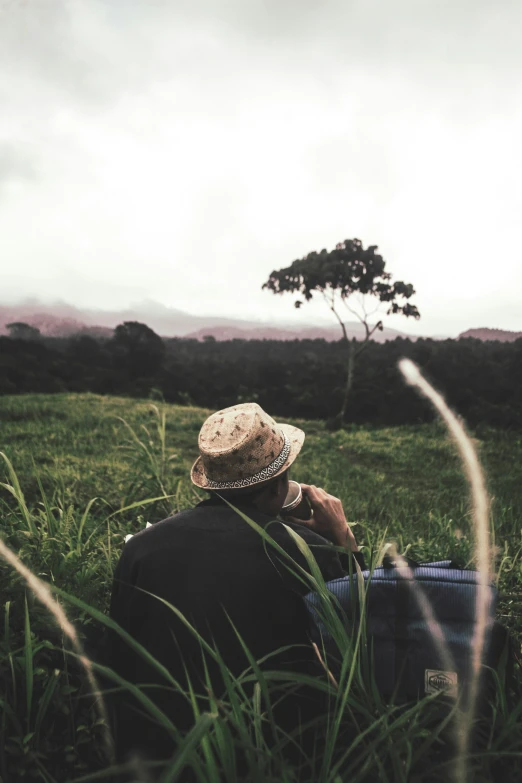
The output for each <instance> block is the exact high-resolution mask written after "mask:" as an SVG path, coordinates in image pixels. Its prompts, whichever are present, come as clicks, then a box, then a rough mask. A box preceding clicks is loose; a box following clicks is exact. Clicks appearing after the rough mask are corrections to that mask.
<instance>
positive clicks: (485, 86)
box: [0, 0, 522, 335]
mask: <svg viewBox="0 0 522 783" xmlns="http://www.w3.org/2000/svg"><path fill="white" fill-rule="evenodd" d="M0 9H1V10H0V106H1V113H0V266H1V278H0V286H1V288H0V301H2V302H15V301H19V300H21V299H23V298H25V297H28V296H37V297H39V298H40V299H42V300H44V301H53V300H58V299H61V300H65V301H67V302H70V303H72V304H76V305H80V306H88V307H98V308H106V309H109V308H110V309H114V308H123V307H126V306H128V305H130V304H132V303H135V302H139V301H141V300H144V299H149V300H150V299H152V300H156V301H158V302H160V303H162V304H163V305H168V306H171V307H175V308H179V309H182V310H187V311H189V312H193V313H198V314H206V313H212V314H223V315H228V316H235V315H237V316H238V317H256V318H260V319H266V320H269V319H277V320H289V319H293V320H295V321H307V322H310V321H312V320H317V319H319V318H320V317H321V316H323V317H324V318H328V313H327V312H326V311H324V309H323V307H324V305H323V303H322V302H318V303H317V305H314V306H312V307H309V306H306V307H303V308H302V309H301V310H299V311H296V310H295V309H294V308H293V307H292V299H291V298H286V297H274V296H273V295H272V294H270V293H268V292H262V291H261V290H260V287H261V285H262V283H263V282H264V281H265V280H266V278H267V277H268V275H269V274H270V272H271V271H272V270H273V269H277V268H280V267H282V266H287V265H288V264H289V263H291V262H292V261H293V260H294V259H295V258H298V257H302V256H303V255H305V254H306V253H307V252H309V251H311V250H320V249H321V248H323V247H327V248H331V247H333V246H334V245H335V244H336V242H338V241H340V240H342V239H346V238H353V237H357V238H360V239H361V240H362V241H363V243H364V244H365V245H366V244H376V245H378V246H379V249H380V252H381V253H382V254H383V256H384V258H385V260H386V261H387V267H388V269H389V271H390V272H392V273H393V275H394V277H395V278H398V279H403V280H405V281H406V282H411V283H413V284H414V286H415V288H416V290H417V296H416V297H415V300H414V301H415V303H416V304H417V305H418V307H419V309H420V310H421V313H422V316H423V317H422V319H421V320H420V321H419V322H416V323H414V322H411V321H406V320H405V319H402V318H400V317H397V316H396V317H394V318H389V319H388V320H387V324H388V325H389V326H392V327H394V328H397V329H403V330H404V331H411V332H414V333H417V334H447V335H454V334H457V333H458V332H459V331H461V330H463V329H466V328H468V327H472V326H490V327H497V328H505V329H515V330H522V307H521V300H522V263H521V262H522V258H521V255H522V254H521V250H520V238H519V232H520V216H521V215H522V185H521V172H522V151H521V150H522V142H521V140H522V47H521V43H520V36H521V30H522V2H520V0H438V1H437V0H430V1H428V0H355V1H354V0H322V1H321V0H190V2H185V1H184V0H163V1H161V0H147V2H138V0H135V1H134V2H133V1H132V0H106V1H103V0H71V1H70V2H65V0H63V1H61V0H39V2H38V3H36V2H30V0H0Z"/></svg>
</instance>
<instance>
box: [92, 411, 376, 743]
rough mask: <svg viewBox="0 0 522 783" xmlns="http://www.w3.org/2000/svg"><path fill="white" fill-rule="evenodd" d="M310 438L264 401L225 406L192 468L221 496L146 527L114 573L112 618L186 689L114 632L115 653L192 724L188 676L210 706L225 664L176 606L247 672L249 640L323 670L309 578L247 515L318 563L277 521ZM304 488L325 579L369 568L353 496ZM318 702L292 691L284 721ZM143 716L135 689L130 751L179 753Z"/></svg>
mask: <svg viewBox="0 0 522 783" xmlns="http://www.w3.org/2000/svg"><path fill="white" fill-rule="evenodd" d="M304 438H305V434H304V432H303V431H302V430H300V429H298V428H297V427H293V426H290V425H289V424H279V423H276V422H275V421H274V420H273V419H272V418H271V417H270V416H268V415H267V414H266V413H265V412H264V411H263V409H262V408H261V407H260V406H259V405H257V404H256V403H245V404H242V405H235V406H233V407H230V408H226V409H224V410H221V411H218V412H217V413H214V414H213V415H211V416H210V417H209V418H208V419H207V420H206V421H205V422H204V424H203V426H202V428H201V431H200V433H199V451H200V456H199V457H198V459H197V460H196V462H195V463H194V466H193V468H192V472H191V479H192V482H193V483H194V484H195V486H196V487H198V488H200V489H203V490H205V491H207V492H208V493H209V498H208V499H206V500H203V501H202V502H201V503H198V505H196V506H195V508H192V509H190V510H187V511H182V512H180V513H178V514H175V515H174V516H172V517H169V518H168V519H165V520H163V521H162V522H158V523H156V524H154V525H152V526H151V527H149V528H147V529H146V530H142V531H141V532H139V533H138V534H137V535H135V536H133V537H132V538H131V539H130V540H129V542H128V543H127V544H126V545H125V547H124V549H123V553H122V555H121V558H120V561H119V563H118V565H117V568H116V571H115V574H114V585H113V590H112V598H111V607H110V615H111V617H112V618H113V619H114V620H115V621H116V622H117V623H118V624H119V625H120V627H121V628H122V629H124V630H125V631H126V632H127V633H128V634H130V635H131V636H132V637H133V638H134V639H135V640H137V641H138V642H139V643H140V644H141V645H143V647H145V648H146V649H147V650H148V651H149V652H150V653H151V654H152V656H153V657H154V658H155V659H156V660H157V661H158V662H159V663H161V664H162V665H163V666H164V667H166V668H167V669H168V670H169V671H170V672H171V674H172V675H173V676H174V677H175V679H176V681H177V682H178V683H179V686H180V687H179V689H176V688H173V687H172V685H171V684H170V685H169V683H167V682H166V680H165V679H164V677H162V675H161V674H158V672H157V671H156V670H155V668H154V667H153V666H152V665H151V664H150V663H148V662H147V661H146V660H144V658H143V657H141V656H139V655H138V654H137V653H135V652H134V651H133V650H132V649H131V648H130V647H129V645H128V644H127V643H126V642H125V641H124V640H123V639H122V638H121V637H120V636H118V635H117V634H115V633H114V632H112V633H111V634H110V641H109V648H108V651H109V656H108V661H107V662H108V665H109V666H110V667H111V668H112V669H113V670H114V671H116V672H117V673H118V674H119V675H120V676H122V677H123V678H125V679H126V680H127V681H129V682H131V683H133V684H140V685H144V684H147V685H151V686H152V685H154V684H155V687H154V688H153V687H147V688H144V687H142V688H141V690H142V692H144V693H146V694H147V695H148V696H150V698H152V699H153V700H154V702H155V704H157V705H158V706H159V707H160V709H162V710H163V711H164V712H165V714H166V715H168V716H169V718H170V719H171V720H172V722H173V723H174V725H175V726H176V728H178V729H179V730H180V731H181V732H184V731H186V730H187V729H188V728H190V726H191V724H192V723H193V721H194V710H193V707H192V706H191V703H190V700H189V699H188V698H187V697H186V696H185V695H183V693H182V692H181V691H183V690H184V691H186V690H187V684H188V682H190V685H191V686H192V688H193V689H194V691H195V693H196V694H197V695H198V698H201V699H202V700H201V703H200V709H201V710H208V709H209V703H208V693H209V688H210V689H211V690H212V692H213V693H214V694H215V696H216V697H219V696H221V695H222V694H223V692H224V689H225V688H224V683H223V679H222V676H221V672H220V669H219V666H218V665H217V663H216V662H215V661H214V660H213V659H212V656H210V655H208V653H207V654H204V653H203V648H202V644H201V642H200V640H199V639H198V637H197V636H196V635H195V634H194V633H193V632H192V631H191V630H190V629H189V628H187V626H186V625H185V624H184V622H183V620H182V619H180V617H179V616H178V614H177V613H175V612H174V611H172V609H171V608H169V606H168V605H167V604H171V605H172V606H173V607H175V609H176V610H177V612H179V613H181V614H182V615H183V617H184V618H185V619H186V621H188V623H190V624H191V625H192V626H193V628H194V629H195V631H196V632H197V633H198V634H199V635H200V636H201V637H202V638H203V639H204V640H205V641H206V642H208V643H209V644H210V645H211V646H212V647H213V648H215V649H216V650H217V651H218V652H219V655H220V656H221V658H222V660H223V661H224V663H225V664H226V666H227V667H228V669H229V670H230V672H231V673H232V675H233V676H235V677H237V676H238V675H239V674H240V673H241V672H243V671H244V670H246V669H248V667H249V665H250V664H249V660H248V656H247V654H246V652H245V648H247V649H248V650H249V651H250V653H251V655H252V656H253V658H254V659H255V660H256V661H261V660H262V659H265V657H266V656H270V657H269V658H268V659H267V660H266V661H265V662H264V664H263V665H264V666H265V668H269V669H271V670H274V669H284V670H289V671H292V672H293V671H295V672H305V673H308V674H310V673H312V674H316V673H317V672H318V670H319V672H321V668H320V666H319V663H318V660H317V656H316V654H315V652H314V649H313V647H312V644H311V642H310V640H309V636H308V628H309V621H308V616H307V612H306V609H305V606H304V601H303V600H302V596H303V595H304V594H305V593H307V592H308V590H309V587H308V586H307V585H306V584H304V583H303V581H302V580H301V579H300V578H299V577H298V576H297V575H296V574H295V573H292V572H291V571H290V570H289V568H288V562H289V561H286V562H285V558H283V556H282V555H281V554H280V553H278V552H277V551H276V549H274V548H273V547H272V546H271V545H270V544H269V543H267V542H265V541H263V538H262V535H261V534H260V533H259V531H257V530H255V529H253V527H252V526H251V525H250V524H249V523H248V522H247V521H246V520H245V516H247V517H248V518H249V519H250V520H253V521H254V522H255V523H256V524H257V525H258V526H261V527H262V528H263V529H265V530H266V531H267V532H268V534H269V535H270V536H271V537H272V539H273V540H274V541H275V542H277V544H279V546H280V547H282V548H283V549H284V550H285V551H286V552H288V553H289V554H290V555H291V556H292V557H293V559H294V560H295V561H296V562H297V563H298V564H299V565H301V566H302V567H303V568H306V570H307V571H308V566H307V565H306V561H305V559H304V557H303V556H302V555H301V554H300V552H299V549H298V547H297V546H296V543H295V541H294V540H293V539H292V536H291V534H290V533H289V532H288V530H287V529H285V527H284V525H283V523H282V522H281V520H278V519H277V518H278V515H279V514H280V512H281V509H282V507H283V504H284V502H285V498H286V496H287V492H288V486H289V485H288V480H289V479H288V476H289V468H290V467H291V466H292V465H293V463H294V461H295V459H296V458H297V456H298V454H299V452H300V451H301V448H302V445H303V441H304ZM302 490H303V493H304V495H305V496H306V498H307V499H308V501H309V503H310V505H311V509H312V516H311V518H310V519H309V520H301V519H299V520H297V519H292V518H285V521H284V524H285V525H287V526H288V527H289V528H291V529H292V530H293V531H295V533H297V534H298V535H299V536H301V537H302V538H303V539H304V540H305V541H306V542H307V544H308V545H309V546H310V547H311V550H312V552H313V554H314V556H315V558H316V560H317V563H318V565H319V567H320V569H321V572H322V574H323V577H324V579H325V580H330V579H336V578H338V577H342V576H344V575H345V574H346V573H347V572H349V570H350V567H353V566H351V564H350V563H349V558H351V557H354V558H355V559H356V560H357V561H358V563H359V566H360V567H361V569H364V560H363V557H362V554H361V553H360V552H359V549H358V546H357V543H356V540H355V537H354V535H353V533H352V531H351V529H350V527H349V525H348V523H347V521H346V516H345V513H344V510H343V506H342V503H341V501H340V500H339V499H338V498H335V497H333V496H332V495H329V494H328V493H327V492H326V491H325V490H324V489H320V488H318V487H315V486H309V485H306V484H303V485H302ZM227 501H228V502H227ZM229 503H230V504H232V505H233V506H234V507H235V508H232V507H231V506H230V505H229ZM236 509H237V510H236ZM332 544H333V545H335V547H338V548H339V547H341V548H342V550H341V551H338V549H336V548H335V547H334V546H332ZM294 571H295V568H294ZM281 648H285V649H284V651H281ZM276 651H279V652H277V654H275V655H273V654H274V653H276ZM203 658H204V659H205V660H204V662H203ZM323 674H324V673H323ZM159 685H161V687H158V686H159ZM225 698H226V697H225ZM310 705H312V706H311V707H310ZM314 709H317V705H315V704H314V703H313V700H311V701H310V700H309V701H307V697H306V696H304V695H303V694H302V693H301V694H300V695H299V696H298V697H295V698H294V699H293V700H291V699H290V698H287V699H283V700H282V704H281V705H280V706H279V710H278V714H277V715H278V720H280V722H281V725H283V726H286V727H287V729H288V728H291V727H292V725H296V724H297V722H298V721H299V720H301V721H302V720H303V718H307V717H309V715H310V710H312V711H313V710H314ZM307 710H308V712H307ZM140 713H143V707H140V706H139V705H138V702H137V701H136V700H135V699H134V698H133V697H132V696H128V695H120V696H119V697H118V698H115V699H114V724H115V733H116V741H117V742H116V744H117V750H118V755H119V758H120V759H124V758H125V757H126V756H127V755H128V754H129V753H131V752H135V753H139V754H141V755H142V756H145V757H148V758H154V759H160V758H166V757H168V756H169V755H170V754H172V752H173V750H174V745H173V740H172V739H171V738H170V737H169V736H168V735H167V734H166V733H165V735H163V734H162V733H161V731H160V730H159V728H158V726H157V725H156V724H154V723H153V722H152V719H148V718H147V717H146V716H145V715H143V714H140Z"/></svg>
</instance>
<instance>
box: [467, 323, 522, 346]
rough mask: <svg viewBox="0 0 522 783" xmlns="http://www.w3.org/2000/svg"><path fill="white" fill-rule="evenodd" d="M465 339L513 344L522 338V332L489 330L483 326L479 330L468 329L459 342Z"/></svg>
mask: <svg viewBox="0 0 522 783" xmlns="http://www.w3.org/2000/svg"><path fill="white" fill-rule="evenodd" d="M465 337H475V338H476V339H477V340H498V341H499V342H502V343H511V342H514V340H518V339H519V338H520V337H522V332H510V331H508V330H507V329H489V328H488V327H487V326H481V327H479V328H478V329H468V330H467V331H466V332H462V334H459V336H458V338H457V339H458V340H460V339H464V338H465Z"/></svg>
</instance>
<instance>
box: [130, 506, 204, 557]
mask: <svg viewBox="0 0 522 783" xmlns="http://www.w3.org/2000/svg"><path fill="white" fill-rule="evenodd" d="M194 511H195V509H193V508H189V509H186V510H185V511H179V512H178V513H177V514H172V515H171V516H169V517H166V518H165V519H162V520H160V521H159V522H154V524H152V525H150V526H149V527H146V528H143V529H142V530H139V531H138V532H137V533H135V534H134V535H133V536H132V538H130V539H129V540H128V541H127V543H126V544H125V547H124V549H123V552H124V553H125V554H126V555H127V556H131V555H132V556H133V555H135V554H136V553H137V552H144V551H146V550H147V549H148V548H149V546H154V547H157V546H158V545H160V544H161V542H162V541H163V540H166V539H169V538H170V537H171V536H172V535H173V534H175V531H176V530H178V529H181V528H182V527H183V526H184V525H186V524H189V523H190V521H191V519H193V517H194Z"/></svg>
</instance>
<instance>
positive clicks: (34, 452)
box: [0, 394, 522, 783]
mask: <svg viewBox="0 0 522 783" xmlns="http://www.w3.org/2000/svg"><path fill="white" fill-rule="evenodd" d="M209 413H210V411H205V410H202V409H199V408H189V407H177V406H165V405H162V404H154V405H152V404H151V403H150V402H146V401H139V402H136V401H132V400H128V399H120V398H106V397H99V396H96V395H91V394H84V395H72V394H65V395H52V396H45V395H27V396H18V397H0V450H1V451H2V452H3V453H4V454H5V457H6V459H5V460H2V461H0V481H4V483H5V484H6V485H8V487H9V486H10V487H11V491H10V490H9V488H5V487H4V488H0V524H1V529H2V537H3V539H4V541H5V542H6V543H7V544H8V545H9V546H10V547H11V549H13V550H14V551H16V552H18V553H19V554H20V556H21V558H22V560H23V561H24V562H25V563H26V564H27V565H29V566H30V567H31V568H33V570H34V571H35V572H36V573H38V574H39V575H41V576H42V578H44V579H45V580H47V581H49V582H52V583H54V584H56V585H57V586H58V587H60V588H62V589H64V590H66V591H68V592H69V593H71V594H73V595H75V596H76V597H78V598H81V599H83V600H85V601H87V602H88V603H91V604H92V605H93V606H95V607H97V608H98V609H101V610H102V611H103V612H106V611H107V605H108V604H107V602H108V596H109V592H110V584H111V578H112V571H113V568H114V566H115V563H116V562H117V558H118V556H119V553H120V551H121V548H122V546H123V539H124V536H125V535H126V534H127V533H133V532H136V531H137V530H139V529H141V528H142V527H144V526H145V523H146V522H147V521H150V522H154V521H157V520H159V519H162V518H164V517H165V516H168V515H169V514H170V513H171V512H172V511H177V510H179V509H181V508H185V507H188V506H190V505H193V504H194V503H195V502H197V501H198V499H202V498H203V497H204V493H198V492H196V491H195V490H194V488H193V487H192V485H191V484H190V480H189V478H188V473H189V469H190V466H191V464H192V462H193V461H194V459H195V457H196V455H197V435H198V431H199V428H200V426H201V424H202V422H203V420H204V419H205V417H206V416H207V415H208V414H209ZM291 423H293V424H296V425H297V426H300V427H302V428H303V429H304V430H305V431H306V433H307V438H306V441H305V446H304V448H303V451H302V455H301V457H300V458H299V460H298V461H297V462H296V465H295V468H294V469H293V470H292V478H295V479H296V480H298V481H305V482H307V483H314V484H317V485H320V486H324V487H325V488H326V489H327V490H328V491H329V492H331V493H333V494H335V495H338V496H339V497H341V498H342V500H343V502H344V506H345V509H346V511H347V516H348V518H349V521H350V523H351V524H352V525H353V528H354V532H355V533H356V536H357V538H358V540H359V542H360V543H361V544H362V545H363V546H364V547H365V548H366V550H365V551H366V554H367V556H368V557H367V559H370V558H371V555H372V552H373V551H374V550H375V549H376V548H377V547H378V545H379V543H380V542H381V541H382V539H383V538H386V540H394V541H396V542H397V543H398V546H399V549H400V550H401V551H403V552H404V551H408V552H409V553H410V554H411V555H412V556H414V557H415V558H417V559H421V560H424V559H436V558H440V557H448V556H450V557H452V558H455V559H456V560H458V561H459V562H460V563H461V564H462V565H469V564H470V563H471V561H472V546H473V537H472V533H471V531H470V518H469V504H468V498H467V487H466V483H465V480H464V478H463V475H462V471H461V467H460V464H459V462H458V459H457V457H456V454H455V449H454V447H453V445H452V443H451V442H449V440H448V438H447V436H446V433H445V430H444V429H443V428H442V427H441V426H439V425H423V426H418V427H414V426H403V427H396V428H385V429H377V428H374V429H372V428H365V427H360V426H353V427H352V428H348V429H347V430H345V431H340V432H336V433H333V434H332V433H329V432H327V431H326V430H325V428H324V425H323V424H322V423H321V422H317V421H314V422H306V421H298V420H293V421H292V422H291ZM475 442H476V446H477V448H478V450H479V454H480V457H481V461H482V464H483V465H484V467H485V469H486V473H487V478H488V485H489V489H490V494H491V496H492V498H493V505H492V521H493V524H492V533H493V535H494V540H495V544H496V548H497V566H498V570H499V577H500V578H499V584H500V588H501V590H502V593H503V595H504V597H503V599H502V601H501V609H500V613H501V614H502V616H503V620H504V622H505V623H506V624H507V625H509V626H510V627H511V628H512V629H513V630H514V631H515V633H516V634H518V633H519V631H520V629H521V628H522V623H521V620H520V614H521V613H522V603H521V601H522V598H521V594H522V567H521V560H520V552H521V550H522V532H521V524H520V521H521V519H522V438H521V437H520V434H518V435H517V434H510V433H509V432H505V431H504V432H500V431H495V430H485V431H481V438H480V440H476V441H475ZM11 466H12V469H11ZM13 471H14V472H15V473H16V477H17V480H18V482H19V485H20V490H18V488H17V484H16V478H15V476H14V474H13ZM22 493H23V498H22ZM14 495H17V497H14ZM0 587H1V589H2V591H3V594H4V596H5V600H6V609H5V613H4V625H3V627H4V634H3V640H2V646H1V648H0V678H1V679H2V686H3V688H2V691H3V693H5V694H6V701H7V704H8V706H9V709H8V710H6V711H4V715H3V718H2V721H3V722H2V726H1V731H2V737H1V739H2V742H1V744H2V745H3V751H0V776H1V779H2V781H3V783H8V782H9V781H11V780H17V779H18V778H17V777H16V775H19V776H21V775H22V773H25V772H29V771H30V770H32V771H33V774H35V775H36V776H40V779H42V780H45V781H50V782H51V783H52V781H54V780H57V781H62V780H69V779H73V778H74V777H75V775H76V776H79V775H80V774H81V773H86V772H87V770H88V769H94V768H96V766H97V765H98V766H99V765H100V764H101V763H102V760H101V759H102V750H101V746H100V742H99V737H100V731H101V729H100V725H99V721H98V718H97V715H96V713H95V712H94V711H93V709H92V705H91V704H89V703H88V702H87V701H86V700H85V699H83V700H81V699H80V700H77V699H76V698H75V696H76V695H78V694H81V693H82V688H83V686H82V684H81V681H80V678H79V676H78V672H77V670H76V669H75V668H74V666H73V665H72V664H70V663H69V664H67V661H68V660H69V661H70V658H68V656H67V655H64V653H63V652H61V648H62V645H63V639H62V636H61V634H60V633H57V632H56V631H55V630H54V626H53V624H52V623H51V621H50V620H49V617H48V615H47V613H46V611H45V610H43V609H42V608H41V607H40V606H39V605H37V604H35V602H34V600H33V598H32V597H31V596H30V595H28V596H27V602H28V609H27V612H26V609H25V603H24V601H25V597H24V595H25V594H24V586H23V584H22V583H21V581H20V580H19V578H18V577H15V576H14V574H13V573H12V572H11V571H10V570H9V569H8V568H7V567H2V568H1V570H0ZM70 612H71V616H72V617H73V619H75V620H77V621H79V622H82V623H83V624H84V627H85V629H86V631H87V634H89V632H90V633H91V634H92V633H93V629H94V627H95V626H94V625H93V623H92V621H91V620H90V619H89V618H88V615H87V614H85V613H83V612H81V611H80V610H78V609H75V608H71V609H70ZM51 645H52V646H53V648H52V649H51ZM53 672H57V673H56V674H53ZM51 675H52V676H51ZM53 677H54V678H55V679H53ZM50 682H52V683H53V686H52V692H51V685H50V684H49V683H50ZM71 689H72V690H71ZM46 693H47V694H48V700H47V701H46V699H47V696H46V697H45V699H44V698H43V697H44V694H46ZM42 703H43V704H44V707H45V710H44V713H42V712H41V710H42V709H43V708H42V706H41V705H42ZM64 737H65V740H64ZM64 748H66V751H65V752H64ZM93 749H95V750H96V752H93ZM52 770H54V772H53V771H52ZM56 770H58V771H56ZM10 776H11V777H10ZM173 779H174V778H173ZM354 779H355V778H354ZM358 779H359V778H358ZM363 779H366V778H364V777H361V778H360V780H363ZM405 779H406V778H405Z"/></svg>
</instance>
